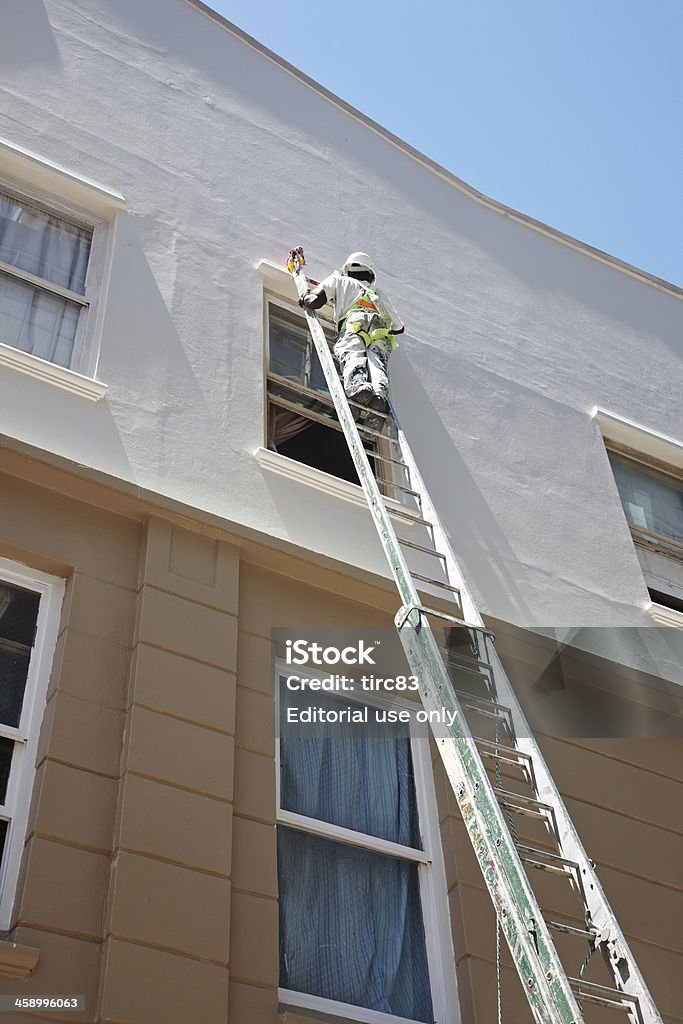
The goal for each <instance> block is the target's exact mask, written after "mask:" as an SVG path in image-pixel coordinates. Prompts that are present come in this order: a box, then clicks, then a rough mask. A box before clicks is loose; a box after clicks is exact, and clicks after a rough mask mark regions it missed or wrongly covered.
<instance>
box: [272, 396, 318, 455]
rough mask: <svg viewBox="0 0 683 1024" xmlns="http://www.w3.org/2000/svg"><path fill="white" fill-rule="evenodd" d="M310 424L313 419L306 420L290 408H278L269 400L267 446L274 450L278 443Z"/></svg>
mask: <svg viewBox="0 0 683 1024" xmlns="http://www.w3.org/2000/svg"><path fill="white" fill-rule="evenodd" d="M311 426H313V420H307V419H306V417H305V416H299V414H298V413H296V412H293V411H292V410H290V409H279V408H278V407H277V406H276V405H274V404H273V403H272V402H271V403H270V405H269V406H268V447H269V448H270V450H271V451H272V452H276V451H277V450H278V446H279V445H282V444H285V442H286V441H291V440H292V438H293V437H296V436H297V435H298V434H300V433H301V432H302V431H304V430H306V429H307V428H308V427H311Z"/></svg>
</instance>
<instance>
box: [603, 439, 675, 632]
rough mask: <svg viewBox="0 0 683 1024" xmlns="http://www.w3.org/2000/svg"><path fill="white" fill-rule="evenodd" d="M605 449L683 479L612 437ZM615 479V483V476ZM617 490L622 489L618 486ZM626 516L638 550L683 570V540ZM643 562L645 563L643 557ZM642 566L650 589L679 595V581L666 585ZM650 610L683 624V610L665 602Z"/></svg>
mask: <svg viewBox="0 0 683 1024" xmlns="http://www.w3.org/2000/svg"><path fill="white" fill-rule="evenodd" d="M605 448H606V451H607V456H608V459H609V457H610V455H616V456H618V457H620V458H622V459H625V460H627V461H628V462H632V463H634V464H635V466H636V467H637V466H642V467H643V469H644V470H653V471H654V472H656V473H658V474H659V475H661V476H662V477H669V478H670V479H671V480H672V481H674V482H676V483H678V484H681V483H682V482H683V472H682V471H681V470H680V469H678V468H677V467H674V466H671V465H669V464H667V463H662V462H661V461H660V460H659V459H657V458H656V457H654V456H651V455H650V456H648V455H644V454H643V453H642V452H639V451H634V450H633V449H632V448H630V447H628V446H627V445H623V444H620V443H619V442H615V441H609V440H606V441H605ZM609 462H610V469H611V470H612V473H614V469H613V467H612V461H611V459H609ZM614 482H615V486H616V479H615V481H614ZM617 491H619V488H618V486H617ZM619 497H620V500H621V495H619ZM624 518H625V519H626V524H627V526H628V529H629V531H630V533H631V537H632V539H633V544H634V547H635V548H636V553H637V552H638V549H639V548H641V549H643V550H644V551H653V552H655V553H656V554H657V555H661V556H663V557H664V558H666V559H668V560H669V561H670V564H671V565H676V564H678V566H679V569H680V572H681V573H683V545H682V544H681V543H680V542H678V541H675V540H673V539H672V538H670V537H665V536H664V535H660V534H656V533H652V531H650V530H646V529H645V528H641V527H639V526H636V525H634V524H633V523H631V522H630V521H629V519H628V517H627V516H626V513H625V512H624ZM640 561H641V563H642V558H641V559H640ZM641 569H642V572H643V579H644V581H645V584H646V586H647V588H648V590H654V591H657V592H659V593H661V594H664V595H667V594H670V595H671V596H672V597H677V596H678V594H679V593H680V584H678V585H677V586H675V587H674V586H673V585H671V584H667V582H666V581H665V580H664V579H662V578H660V577H658V576H655V575H653V574H652V572H648V570H647V567H646V566H645V565H642V564H641ZM650 611H651V614H652V615H653V617H654V618H655V619H656V620H657V621H658V622H661V623H662V624H664V625H669V626H671V625H672V626H677V627H679V628H680V627H681V625H683V613H681V612H679V611H676V610H674V609H670V608H668V606H666V605H663V604H657V602H656V601H653V602H652V605H651V608H650Z"/></svg>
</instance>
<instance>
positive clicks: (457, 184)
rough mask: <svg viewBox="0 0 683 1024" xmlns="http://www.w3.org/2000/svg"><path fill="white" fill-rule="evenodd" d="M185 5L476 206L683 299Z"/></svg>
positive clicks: (205, 9)
mask: <svg viewBox="0 0 683 1024" xmlns="http://www.w3.org/2000/svg"><path fill="white" fill-rule="evenodd" d="M185 3H187V4H189V5H190V6H191V7H194V8H195V9H196V10H197V11H199V13H201V14H203V15H205V16H206V17H207V18H209V19H210V20H211V21H215V22H216V23H217V24H218V25H220V26H221V27H222V28H224V29H227V31H228V32H230V33H231V35H233V36H236V37H237V38H238V39H240V40H241V41H242V42H243V43H246V44H247V46H250V47H251V48H252V49H254V50H256V51H257V52H258V53H260V54H261V55H262V56H263V57H265V58H266V59H267V60H269V61H271V62H272V63H273V64H276V65H277V66H278V67H280V68H282V70H283V71H286V72H287V73H288V74H290V75H292V77H293V78H296V79H298V80H299V81H300V82H302V83H303V84H304V85H307V86H308V87H309V88H311V89H313V91H314V92H317V93H318V94H319V95H320V96H322V97H323V98H324V99H326V100H328V101H329V102H330V103H333V104H334V106H336V107H339V109H340V110H343V111H344V112H345V113H347V114H350V115H351V117H353V118H354V119H355V120H356V121H360V122H361V123H362V124H364V125H365V126H366V127H367V128H369V129H370V130H371V131H373V132H374V133H375V134H376V135H379V136H380V137H381V138H383V139H384V140H385V141H386V142H389V143H390V144H391V145H393V146H395V147H396V148H397V149H400V150H402V152H404V153H405V154H406V155H407V156H410V157H412V158H413V159H414V160H416V161H417V162H418V163H420V164H422V166H423V167H425V168H426V169H427V170H429V171H431V172H432V173H433V174H436V175H437V176H438V177H439V178H441V179H442V180H444V181H446V182H447V183H448V184H449V185H452V186H453V187H454V188H457V189H458V190H459V191H460V192H462V193H464V194H465V195H466V196H469V198H470V199H473V200H474V201H475V202H476V203H479V204H480V205H481V206H486V207H488V209H490V210H494V211H495V212H496V213H499V214H501V215H502V216H503V217H507V218H508V219H509V220H514V221H516V222H517V223H519V224H522V225H524V226H525V227H528V228H531V230H532V231H536V232H538V233H539V234H541V235H545V236H546V237H548V238H552V239H554V240H555V241H556V242H560V244H562V245H565V246H568V247H569V248H570V249H575V250H576V251H577V252H581V253H583V254H584V255H586V256H588V257H590V258H591V259H594V260H597V262H598V263H602V264H604V265H605V266H608V267H611V268H612V269H613V270H619V271H620V272H621V273H622V274H627V275H628V276H629V277H633V278H635V279H636V280H638V281H642V282H643V283H644V284H648V285H650V286H651V287H653V288H657V289H658V290H659V291H661V292H665V293H666V294H667V295H672V296H674V298H677V299H683V287H682V286H679V285H676V284H673V283H672V282H671V281H666V280H665V279H664V278H662V277H657V276H656V275H655V274H650V273H648V271H647V270H642V269H641V268H640V267H636V266H633V264H631V263H627V262H626V261H625V260H620V259H619V258H618V257H617V256H612V255H610V253H608V252H604V251H603V250H602V249H598V248H596V247H595V246H593V245H589V244H588V243H587V242H582V241H581V240H580V239H578V238H573V237H572V235H567V234H565V233H564V232H563V231H560V230H559V229H557V228H553V227H551V226H550V225H549V224H544V223H543V221H540V220H536V218H535V217H530V216H529V215H528V214H526V213H521V212H520V211H519V210H515V209H513V208H512V207H511V206H506V205H505V204H504V203H501V202H499V201H498V200H497V199H492V198H491V197H490V196H487V195H484V193H483V192H479V191H478V190H477V189H476V188H474V187H473V186H472V185H468V184H467V182H466V181H463V180H462V178H458V176H457V175H455V174H453V172H452V171H449V170H447V169H446V168H445V167H443V166H442V165H441V164H439V163H437V162H436V160H432V159H431V157H428V156H425V154H424V153H421V152H420V150H419V149H415V147H414V146H411V145H410V143H408V142H405V140H404V139H401V138H400V137H399V136H398V135H394V133H393V132H390V131H389V129H388V128H384V127H383V126H382V125H381V124H378V123H377V121H373V120H372V118H371V117H368V116H367V115H366V114H364V113H363V112H362V111H360V110H358V109H357V108H356V107H353V106H351V104H350V103H347V102H346V100H343V99H341V97H339V96H337V95H336V94H335V93H333V92H330V90H329V89H326V88H325V86H324V85H321V84H320V83H319V82H316V81H315V79H314V78H310V77H309V76H308V75H307V74H306V73H305V72H303V71H301V70H300V69H299V68H297V67H295V66H294V65H293V64H290V63H289V61H287V60H285V59H284V57H280V56H279V55H278V54H277V53H275V52H274V51H273V50H270V49H268V47H267V46H264V44H263V43H260V42H259V41H258V39H254V37H253V36H250V35H249V34H248V33H247V32H244V31H243V29H241V28H239V27H238V26H237V25H234V24H233V23H232V22H231V21H228V19H227V18H225V17H224V16H223V15H222V14H219V13H218V11H214V10H213V9H212V8H211V7H209V6H208V5H207V4H205V3H203V2H202V0H185Z"/></svg>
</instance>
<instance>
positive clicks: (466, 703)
mask: <svg viewBox="0 0 683 1024" xmlns="http://www.w3.org/2000/svg"><path fill="white" fill-rule="evenodd" d="M455 693H456V696H457V698H458V700H459V701H460V704H461V705H462V707H463V708H469V709H470V710H471V711H476V712H477V713H478V714H480V715H486V716H487V717H488V718H505V717H506V715H511V714H512V712H511V709H510V708H509V707H507V705H505V704H498V703H497V702H496V701H495V700H487V699H486V698H485V697H477V695H476V694H475V693H467V691H466V690H456V691H455Z"/></svg>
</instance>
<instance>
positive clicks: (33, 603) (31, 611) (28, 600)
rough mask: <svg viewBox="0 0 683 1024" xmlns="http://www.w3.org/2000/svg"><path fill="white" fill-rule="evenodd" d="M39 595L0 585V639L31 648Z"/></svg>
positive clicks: (8, 584)
mask: <svg viewBox="0 0 683 1024" xmlns="http://www.w3.org/2000/svg"><path fill="white" fill-rule="evenodd" d="M39 604H40V594H36V592H35V591H34V590H22V589H21V588H20V587H13V586H12V585H11V584H10V583H0V637H2V638H3V639H4V640H12V641H13V642H14V643H16V644H25V645H26V646H27V647H32V646H33V638H34V635H35V631H36V620H37V618H38V605H39Z"/></svg>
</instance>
